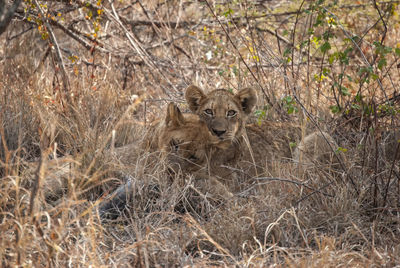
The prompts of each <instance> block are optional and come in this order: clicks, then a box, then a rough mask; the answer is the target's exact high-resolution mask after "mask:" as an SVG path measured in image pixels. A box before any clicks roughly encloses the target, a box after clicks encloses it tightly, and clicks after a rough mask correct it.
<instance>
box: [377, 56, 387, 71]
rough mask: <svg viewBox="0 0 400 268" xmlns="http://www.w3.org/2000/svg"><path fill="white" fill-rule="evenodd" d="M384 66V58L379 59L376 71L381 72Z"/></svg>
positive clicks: (385, 62)
mask: <svg viewBox="0 0 400 268" xmlns="http://www.w3.org/2000/svg"><path fill="white" fill-rule="evenodd" d="M386 65H387V61H386V59H385V58H381V59H380V60H379V61H378V69H379V70H382V68H383V66H386Z"/></svg>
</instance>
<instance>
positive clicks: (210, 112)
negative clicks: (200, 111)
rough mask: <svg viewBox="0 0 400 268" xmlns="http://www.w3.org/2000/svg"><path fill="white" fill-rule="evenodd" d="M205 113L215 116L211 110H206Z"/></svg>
mask: <svg viewBox="0 0 400 268" xmlns="http://www.w3.org/2000/svg"><path fill="white" fill-rule="evenodd" d="M204 113H205V114H206V115H213V111H212V110H211V109H205V110H204Z"/></svg>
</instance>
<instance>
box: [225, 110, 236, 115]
mask: <svg viewBox="0 0 400 268" xmlns="http://www.w3.org/2000/svg"><path fill="white" fill-rule="evenodd" d="M226 115H227V116H228V117H233V116H235V115H236V111H234V110H229V111H228V112H227V113H226Z"/></svg>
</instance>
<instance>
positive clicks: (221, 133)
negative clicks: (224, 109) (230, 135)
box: [212, 128, 226, 137]
mask: <svg viewBox="0 0 400 268" xmlns="http://www.w3.org/2000/svg"><path fill="white" fill-rule="evenodd" d="M212 132H213V133H214V134H215V135H217V136H218V137H221V136H222V135H223V134H224V133H225V132H226V130H216V129H214V128H213V129H212Z"/></svg>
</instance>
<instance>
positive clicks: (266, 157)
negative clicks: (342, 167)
mask: <svg viewBox="0 0 400 268" xmlns="http://www.w3.org/2000/svg"><path fill="white" fill-rule="evenodd" d="M185 97H186V100H187V102H188V104H189V108H190V110H191V111H192V112H193V113H195V114H197V115H198V116H199V117H200V118H201V120H203V121H204V122H205V123H206V125H207V127H208V129H209V130H210V132H211V133H212V134H213V135H214V136H215V137H218V138H219V139H220V141H221V143H225V149H215V150H214V151H213V153H212V155H211V156H210V162H211V165H210V168H211V170H210V171H211V174H212V175H215V176H218V177H219V178H220V179H221V180H227V181H229V182H230V184H231V181H232V179H234V180H236V179H237V176H236V175H237V174H238V173H240V174H242V175H244V177H245V178H247V179H248V178H249V177H250V178H252V177H255V176H269V175H271V174H270V171H269V169H270V168H271V167H272V166H276V165H277V163H278V162H280V163H282V161H283V162H285V160H286V162H290V161H291V160H292V159H293V155H294V156H295V158H296V157H297V158H298V157H299V155H300V151H301V152H304V153H305V160H307V161H308V162H312V161H313V160H324V161H325V162H328V161H332V159H333V158H332V155H331V154H329V153H327V148H331V147H330V146H329V145H328V144H327V143H326V141H325V139H323V138H321V135H318V134H317V132H315V133H311V134H310V135H308V136H306V137H305V138H304V140H303V141H302V142H299V141H300V140H301V137H302V136H301V133H302V131H301V128H300V126H298V125H296V124H292V123H279V122H263V123H262V124H261V125H257V124H250V125H246V121H247V118H248V117H249V115H250V114H251V112H252V110H253V109H254V107H255V105H256V102H257V94H256V91H255V90H254V89H251V88H245V89H242V90H239V91H238V92H237V93H236V94H233V93H231V92H229V91H227V90H225V89H217V90H213V91H211V92H210V93H208V94H205V93H204V92H203V91H202V90H201V89H200V88H198V87H196V86H193V85H192V86H189V87H188V88H187V89H186V93H185ZM324 136H326V137H327V139H326V140H327V141H329V142H330V143H331V144H332V146H333V147H334V148H333V149H337V144H336V142H334V140H333V138H332V137H330V136H329V135H328V134H327V133H324ZM246 139H247V141H248V143H246ZM296 144H300V146H299V149H297V151H296V153H294V150H295V145H296ZM316 147H318V148H316ZM299 150H300V151H299ZM328 152H332V149H331V150H330V151H328ZM312 153H314V155H313V157H312V158H311V157H310V155H311V154H312ZM324 154H326V155H325V156H326V157H325V156H324ZM327 155H329V157H328V156H327ZM295 160H296V159H295ZM297 160H298V159H297ZM242 177H243V176H242Z"/></svg>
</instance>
